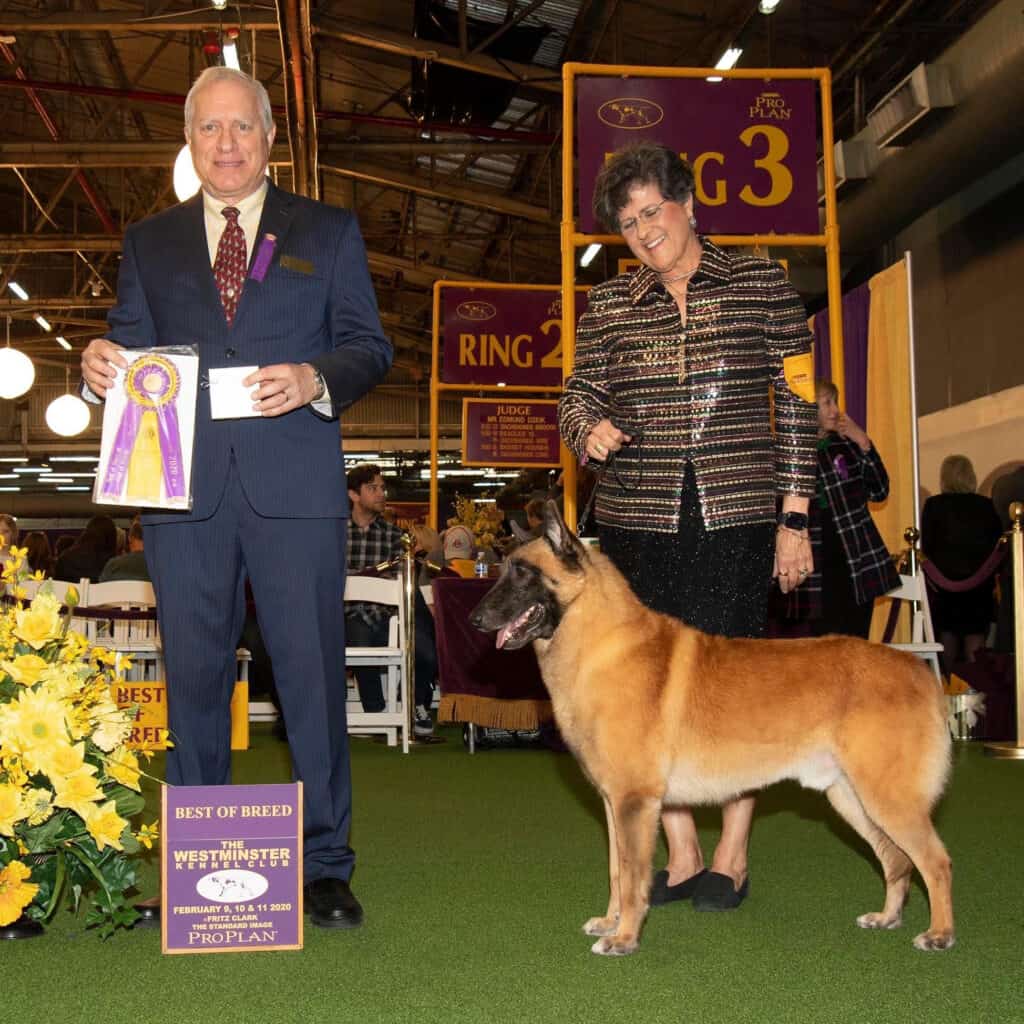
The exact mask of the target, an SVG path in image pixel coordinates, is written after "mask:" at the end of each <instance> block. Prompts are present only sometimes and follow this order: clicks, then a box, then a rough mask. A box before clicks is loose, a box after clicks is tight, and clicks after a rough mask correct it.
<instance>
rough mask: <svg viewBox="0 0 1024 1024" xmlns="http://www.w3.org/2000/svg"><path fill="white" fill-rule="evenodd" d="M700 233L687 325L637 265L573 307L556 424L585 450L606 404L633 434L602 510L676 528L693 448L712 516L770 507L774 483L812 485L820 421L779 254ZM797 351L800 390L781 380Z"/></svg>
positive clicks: (721, 522)
mask: <svg viewBox="0 0 1024 1024" xmlns="http://www.w3.org/2000/svg"><path fill="white" fill-rule="evenodd" d="M701 241H702V243H703V246H704V252H703V255H702V257H701V262H700V266H699V268H698V270H697V272H696V273H695V274H694V276H693V277H692V278H691V279H690V284H689V287H688V288H687V297H686V326H685V328H684V327H683V323H682V318H681V317H680V315H679V308H678V306H677V305H676V302H675V300H674V299H673V298H672V296H671V295H669V293H668V292H667V290H666V289H665V288H664V286H663V285H662V284H661V283H660V282H659V281H658V278H657V276H656V275H655V274H654V272H653V271H651V270H650V269H649V268H648V267H643V266H642V267H639V268H638V269H636V270H634V271H632V272H631V273H628V274H620V275H619V276H618V277H615V278H613V279H612V280H610V281H606V282H604V283H603V284H599V285H595V287H594V288H593V289H591V291H590V295H589V300H588V307H587V312H586V313H585V314H584V315H583V316H582V317H581V318H580V322H579V327H578V330H577V337H576V360H575V366H574V369H573V373H572V376H571V377H570V378H569V380H568V381H567V382H566V386H565V391H564V393H563V395H562V399H561V401H560V403H559V410H558V411H559V424H560V429H561V433H562V437H563V438H564V440H565V443H566V444H567V445H568V447H569V448H570V449H571V450H572V451H573V452H574V453H575V454H576V455H577V456H578V457H579V456H582V455H583V452H584V447H585V444H586V438H587V435H588V434H589V433H590V431H591V429H592V428H593V427H594V425H595V424H596V423H597V422H598V421H599V420H601V419H604V418H605V417H609V418H611V420H612V422H613V423H615V424H616V425H617V426H619V427H620V428H621V429H623V430H625V431H627V432H628V433H631V434H633V435H634V441H633V442H632V443H631V444H628V445H626V446H625V447H624V448H623V449H622V450H621V451H620V452H619V453H618V454H617V456H616V457H615V462H614V466H613V469H614V472H612V471H609V472H606V473H604V474H603V476H602V478H601V482H600V485H599V488H598V494H597V502H596V517H597V521H598V522H599V523H602V524H606V525H614V526H619V527H623V528H626V529H638V530H653V531H656V532H664V533H670V532H671V533H674V532H675V531H676V530H677V529H678V525H679V502H680V497H681V495H682V488H683V474H684V469H685V463H686V461H687V460H690V461H692V463H693V467H694V472H695V476H696V480H697V489H698V492H699V497H700V505H701V511H702V513H703V518H704V523H705V525H706V527H707V529H709V530H714V529H721V528H723V527H727V526H739V525H747V524H754V523H759V522H765V521H770V520H773V519H774V518H775V515H776V506H777V499H778V498H779V497H780V496H781V495H785V494H795V495H801V496H805V497H810V496H811V495H813V493H814V481H815V441H816V434H817V422H818V421H817V408H816V405H815V402H814V395H813V372H811V371H810V365H809V353H810V351H811V335H810V332H809V331H808V329H807V322H806V312H805V310H804V307H803V304H802V303H801V301H800V298H799V296H798V295H797V293H796V291H795V290H794V289H793V287H792V286H791V285H790V284H789V282H788V281H787V280H786V277H785V274H784V273H783V270H782V268H781V267H780V266H779V264H778V263H775V262H772V261H770V260H765V259H759V258H756V257H753V256H748V255H746V254H742V253H733V252H726V251H725V250H723V249H720V248H718V247H717V246H716V245H714V244H713V243H711V242H709V241H708V240H707V239H703V238H702V239H701ZM793 357H796V358H795V359H794V358H793ZM799 357H804V358H803V359H802V360H801V359H800V358H799ZM787 360H789V362H788V363H787V362H786V361H787ZM796 363H799V364H800V367H801V371H802V372H801V374H800V377H801V380H802V386H800V390H801V391H802V392H803V394H804V396H805V397H801V396H800V395H798V394H797V393H796V392H795V391H794V390H792V389H791V387H790V384H789V383H787V374H786V370H787V368H788V369H790V370H791V371H792V369H793V367H794V364H796ZM790 378H791V379H793V373H792V372H791V373H790ZM794 386H797V385H795V384H794ZM773 398H774V401H773ZM773 406H774V409H773Z"/></svg>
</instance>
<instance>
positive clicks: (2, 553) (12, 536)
mask: <svg viewBox="0 0 1024 1024" xmlns="http://www.w3.org/2000/svg"><path fill="white" fill-rule="evenodd" d="M18 536H19V531H18V520H17V519H15V518H14V516H10V515H8V514H7V513H6V512H3V513H0V565H2V564H3V563H4V562H5V561H6V559H7V550H8V548H13V547H14V546H15V544H17V543H18Z"/></svg>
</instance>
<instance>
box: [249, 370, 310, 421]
mask: <svg viewBox="0 0 1024 1024" xmlns="http://www.w3.org/2000/svg"><path fill="white" fill-rule="evenodd" d="M242 384H243V386H244V387H247V388H248V387H252V385H254V384H257V385H259V386H258V387H257V388H256V390H255V391H254V392H253V393H252V397H253V406H252V407H253V408H254V409H255V410H256V411H257V412H259V414H260V415H261V416H283V415H284V414H285V413H286V412H292V411H293V410H295V409H301V408H302V406H304V405H309V403H310V402H312V401H313V399H314V398H315V397H316V393H317V391H318V390H319V388H318V387H317V382H316V371H315V370H314V369H313V367H312V366H310V365H309V363H276V364H275V365H273V366H261V367H260V368H259V369H258V370H257V371H256V372H255V373H250V374H249V376H248V377H246V378H245V380H243V381H242Z"/></svg>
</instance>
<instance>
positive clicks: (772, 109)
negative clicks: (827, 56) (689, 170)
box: [576, 77, 819, 235]
mask: <svg viewBox="0 0 1024 1024" xmlns="http://www.w3.org/2000/svg"><path fill="white" fill-rule="evenodd" d="M814 91H815V82H814V81H813V80H804V79H773V80H771V81H765V80H763V79H738V78H733V79H728V78H727V79H725V80H723V81H721V82H707V81H705V80H704V79H703V78H604V77H583V78H580V79H579V80H578V82H577V106H576V111H577V126H578V127H577V131H578V138H579V177H578V181H579V195H580V227H581V230H582V231H583V233H584V234H603V233H604V228H603V227H601V226H600V225H599V224H598V223H597V222H596V221H595V219H594V215H593V213H592V211H591V200H592V196H593V191H594V178H595V177H596V175H597V172H598V171H599V170H600V168H601V165H602V164H603V163H604V161H605V159H606V158H607V156H608V154H609V153H612V152H614V151H615V150H616V149H619V148H621V147H622V146H625V145H628V144H629V143H631V142H639V141H640V140H641V139H650V140H651V141H653V142H660V143H662V144H663V145H665V146H670V147H672V148H673V149H675V150H677V151H678V152H679V153H681V154H682V155H683V156H684V157H685V158H686V159H687V160H688V161H689V162H690V164H691V165H692V166H693V171H694V176H695V177H696V179H697V194H696V203H695V210H694V213H695V214H696V216H697V223H698V226H699V230H700V231H701V232H702V233H704V234H721V235H753V234H767V233H769V232H772V231H774V232H776V233H778V234H810V235H816V234H818V231H819V226H818V165H817V151H816V146H815V136H816V132H817V113H816V108H815V97H814Z"/></svg>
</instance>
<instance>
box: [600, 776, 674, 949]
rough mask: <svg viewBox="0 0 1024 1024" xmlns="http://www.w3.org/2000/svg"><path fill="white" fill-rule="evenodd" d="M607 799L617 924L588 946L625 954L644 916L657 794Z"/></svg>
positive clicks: (636, 937) (635, 940)
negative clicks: (612, 826) (611, 823)
mask: <svg viewBox="0 0 1024 1024" xmlns="http://www.w3.org/2000/svg"><path fill="white" fill-rule="evenodd" d="M609 802H610V804H611V813H612V815H613V816H614V818H615V836H616V840H617V846H618V872H619V926H618V928H617V929H616V931H615V932H614V934H610V935H605V936H604V937H602V938H600V939H598V940H597V942H595V943H594V945H593V946H591V947H590V948H591V951H592V952H594V953H600V954H601V955H603V956H625V955H626V954H627V953H632V952H633V951H634V950H635V949H636V947H637V945H638V944H639V941H640V929H641V927H642V926H643V923H644V918H645V917H646V916H647V899H648V894H649V891H650V885H651V861H652V860H653V859H654V842H655V838H656V836H657V831H658V814H659V812H660V811H661V798H660V797H656V796H649V795H646V794H641V793H635V792H634V793H630V794H627V795H625V796H622V797H616V796H614V795H613V796H611V797H609Z"/></svg>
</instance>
